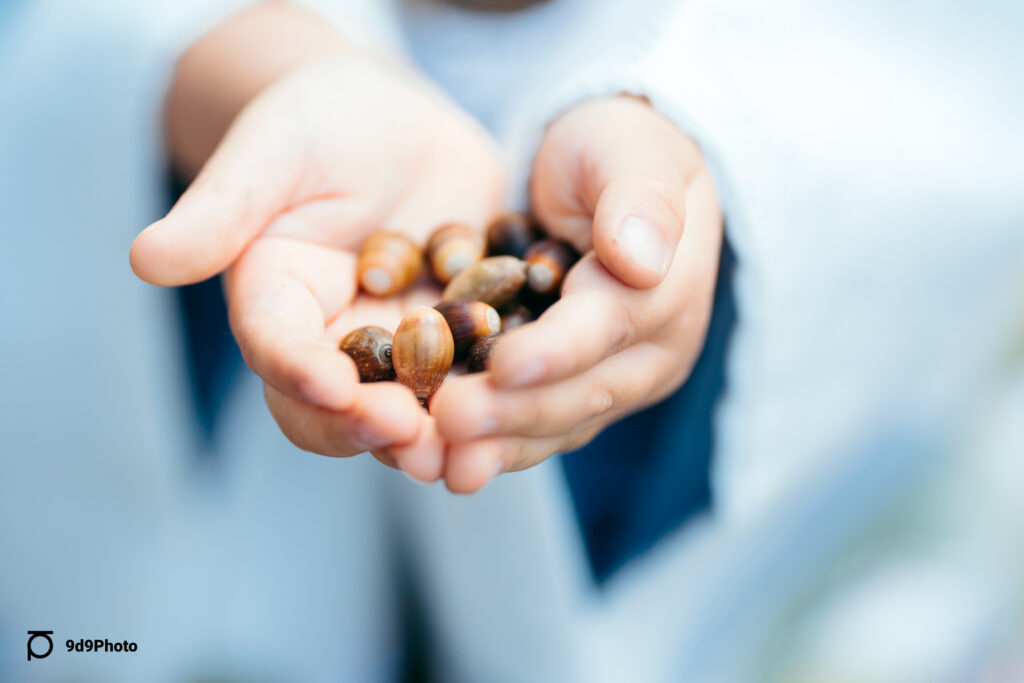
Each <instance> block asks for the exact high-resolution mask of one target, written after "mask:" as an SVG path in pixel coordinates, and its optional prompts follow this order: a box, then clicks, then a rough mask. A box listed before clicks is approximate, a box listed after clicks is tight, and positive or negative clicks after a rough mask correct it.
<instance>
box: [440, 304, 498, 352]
mask: <svg viewBox="0 0 1024 683" xmlns="http://www.w3.org/2000/svg"><path fill="white" fill-rule="evenodd" d="M434 309H435V310H437V311H438V312H439V313H440V314H441V315H443V316H444V319H445V321H446V322H447V323H448V328H449V329H450V330H451V331H452V339H453V340H454V341H455V359H456V360H462V359H463V358H465V357H466V353H467V352H468V351H469V347H470V346H472V345H473V342H475V341H476V340H477V339H479V338H480V337H485V336H487V335H488V334H493V333H495V332H500V331H501V316H499V315H498V312H497V311H496V310H494V308H493V307H491V306H489V305H487V304H485V303H484V302H483V301H473V300H472V299H452V300H450V301H442V302H441V303H439V304H438V305H437V306H434Z"/></svg>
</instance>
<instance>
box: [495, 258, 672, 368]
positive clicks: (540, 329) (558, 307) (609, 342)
mask: <svg viewBox="0 0 1024 683" xmlns="http://www.w3.org/2000/svg"><path fill="white" fill-rule="evenodd" d="M665 310H668V307H667V306H665V304H664V295H661V296H655V295H649V294H645V293H643V292H640V291H637V290H635V289H633V288H631V287H628V286H626V285H624V284H623V283H622V282H621V281H619V280H618V279H616V278H615V277H613V276H612V275H611V274H610V273H609V272H608V271H607V270H606V269H605V267H604V266H603V265H602V264H601V263H600V261H598V259H597V258H596V257H595V256H594V254H593V253H591V254H588V255H587V256H585V257H584V258H583V259H582V260H581V261H580V262H579V263H577V264H576V266H575V267H574V268H573V270H572V271H570V273H569V276H568V277H567V278H566V283H565V288H564V290H563V295H562V298H561V299H559V300H558V301H556V302H555V303H554V304H552V306H551V307H550V308H548V310H547V311H545V312H544V314H543V315H542V316H541V317H540V318H538V319H537V320H536V321H534V322H532V323H530V324H529V325H523V326H521V327H518V328H515V329H514V330H511V331H509V332H507V333H506V334H505V335H503V336H502V338H501V340H500V341H499V342H498V344H497V345H496V346H495V348H494V351H493V352H492V355H491V358H490V363H489V367H490V370H491V377H492V379H493V382H494V383H495V384H496V385H497V386H499V387H506V388H511V387H527V386H531V385H535V384H541V383H544V382H551V381H555V380H558V379H561V378H564V377H569V376H571V375H573V374H576V373H578V372H581V371H583V370H586V369H587V368H589V367H591V366H593V365H594V364H595V363H597V362H599V361H600V360H601V359H602V358H605V357H607V356H609V355H611V354H614V353H616V352H618V351H620V350H622V349H624V348H626V347H627V346H629V345H630V344H632V343H633V342H634V341H635V340H636V339H640V338H643V337H644V336H646V335H647V334H649V333H650V332H651V331H652V330H653V329H655V328H656V327H657V326H659V325H660V324H661V323H662V322H663V320H662V315H661V314H662V312H663V311H665Z"/></svg>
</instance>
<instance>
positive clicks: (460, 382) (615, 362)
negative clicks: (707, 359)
mask: <svg viewBox="0 0 1024 683" xmlns="http://www.w3.org/2000/svg"><path fill="white" fill-rule="evenodd" d="M698 350H699V344H693V345H690V346H688V347H684V348H678V349H677V348H672V349H664V348H662V347H661V346H659V345H656V344H653V343H649V342H646V343H640V344H636V345H634V346H631V347H629V348H628V349H626V350H625V351H622V352H621V353H618V354H616V355H614V356H612V357H611V358H608V359H605V360H604V361H603V362H601V363H600V364H598V365H597V366H595V367H593V368H591V369H590V370H588V371H587V372H585V373H582V374H579V375H575V376H574V377H571V378H569V379H566V380H563V381H561V382H554V383H552V384H546V385H544V386H540V387H531V388H529V389H517V390H504V389H499V388H496V387H495V386H494V385H493V384H491V382H489V381H488V378H487V377H486V375H468V376H466V377H461V378H456V379H454V380H452V381H450V382H448V383H447V386H445V387H443V388H442V390H441V391H439V392H438V394H437V395H436V396H435V398H434V402H433V404H432V405H431V410H432V412H433V414H434V415H435V416H436V418H437V425H438V430H439V431H440V433H441V436H442V437H444V438H445V439H447V440H448V441H449V442H451V443H460V442H465V441H472V440H476V439H481V438H484V437H492V436H528V437H554V436H559V435H562V434H569V433H572V432H574V431H576V430H579V429H586V428H588V427H590V426H593V425H600V426H603V425H605V424H608V423H610V422H612V421H614V420H616V419H619V418H620V417H622V416H624V415H626V414H629V413H631V412H635V411H637V410H640V409H641V408H644V407H646V406H648V405H651V404H653V403H655V402H657V401H659V400H661V399H662V398H664V397H665V396H667V395H668V394H669V393H670V392H671V391H672V390H674V389H675V388H676V387H677V386H679V385H680V384H682V382H683V379H684V378H685V377H686V375H687V374H689V372H690V369H691V367H692V364H693V361H694V360H695V358H696V355H697V351H698Z"/></svg>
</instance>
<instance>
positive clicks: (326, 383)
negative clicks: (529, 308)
mask: <svg viewBox="0 0 1024 683" xmlns="http://www.w3.org/2000/svg"><path fill="white" fill-rule="evenodd" d="M503 182H504V181H503V171H502V168H501V164H500V161H499V160H498V157H497V155H496V152H495V148H494V147H493V145H492V143H491V141H490V139H489V137H488V136H487V134H486V132H485V131H484V130H483V129H482V128H481V127H480V126H479V125H478V124H477V123H475V122H474V121H473V120H472V119H471V118H469V117H468V116H467V115H465V114H464V113H462V112H461V111H460V110H459V109H458V108H457V107H456V106H454V105H453V104H452V103H450V102H449V101H448V100H447V99H445V98H444V97H443V96H442V95H441V94H440V93H439V92H438V91H436V90H434V89H433V88H431V87H430V86H429V85H427V84H426V83H425V82H424V81H423V80H422V79H421V78H420V77H419V76H418V75H417V74H415V73H414V72H412V71H411V70H408V69H407V68H406V67H405V66H403V65H399V64H393V63H389V62H384V61H380V60H377V59H369V58H367V59H354V58H352V57H351V56H344V57H327V58H322V59H319V60H317V61H315V62H312V63H309V64H307V65H305V66H303V67H300V68H298V69H296V70H294V71H292V72H290V73H289V74H287V75H285V76H284V77H283V78H281V79H280V80H279V81H277V82H276V83H274V84H273V85H271V86H270V87H269V88H267V89H266V90H264V91H263V92H262V93H261V94H260V95H258V96H257V97H256V98H255V99H254V100H253V101H252V102H251V103H250V104H249V105H248V106H246V108H245V109H244V110H243V111H242V112H241V113H240V115H239V116H238V117H237V118H236V119H235V121H234V123H233V124H232V125H231V127H230V129H229V130H228V132H227V134H226V135H225V137H224V139H223V140H222V141H221V143H220V145H219V146H218V147H217V150H216V151H215V152H214V154H213V156H212V157H211V158H210V159H209V160H208V161H207V163H206V164H205V166H204V167H203V169H202V171H201V172H200V173H199V175H198V177H197V178H196V179H195V181H194V182H193V183H192V184H191V185H190V186H189V188H188V190H187V191H186V192H185V193H184V194H183V195H182V197H181V198H180V199H179V201H178V202H177V203H176V204H175V206H174V207H173V208H172V209H171V211H170V213H168V215H167V216H166V217H165V218H163V219H161V220H159V221H157V222H156V223H154V224H153V225H151V226H150V227H149V228H147V229H146V230H145V231H143V232H142V233H141V234H140V235H139V237H138V238H137V239H136V241H135V244H134V245H133V247H132V253H131V261H132V268H133V269H134V270H135V272H136V273H137V274H138V275H139V277H141V278H142V279H144V280H146V281H148V282H151V283H153V284H158V285H168V286H171V285H183V284H187V283H191V282H196V281H199V280H203V279H205V278H208V277H211V276H213V275H216V274H218V273H220V272H222V271H226V278H225V291H226V294H227V300H228V307H229V313H230V320H231V328H232V331H233V332H234V335H235V338H236V339H237V341H238V344H239V346H240V348H241V350H242V355H243V356H244V358H245V360H246V362H247V363H248V365H249V366H250V367H251V368H252V369H253V370H254V371H255V372H256V374H258V375H259V376H260V377H261V378H262V379H263V380H264V382H265V385H266V398H267V403H268V405H269V407H270V410H271V412H272V413H273V415H274V417H275V419H276V420H277V422H278V424H279V425H280V427H281V429H282V431H283V432H284V433H285V435H287V436H288V438H289V439H290V440H291V441H293V442H294V443H295V444H296V445H298V446H299V447H301V448H303V449H306V450H310V451H314V452H316V453H321V454H324V455H331V456H349V455H354V454H356V453H360V452H362V451H365V450H372V451H373V452H374V453H375V454H376V455H377V456H378V458H379V459H381V460H382V461H384V462H386V463H387V464H390V465H396V466H398V467H400V468H402V469H403V470H405V471H406V472H407V473H409V474H410V475H411V476H413V477H415V478H417V479H421V480H424V481H432V480H434V479H436V478H438V477H439V476H440V475H441V474H442V468H443V454H444V444H443V442H442V441H441V440H440V438H439V436H438V433H437V430H436V426H435V422H434V419H433V418H432V417H430V416H429V415H428V414H426V413H425V412H424V411H423V410H422V409H421V408H420V406H419V404H418V403H417V401H416V399H415V397H414V396H413V394H412V392H411V391H409V390H408V389H406V388H405V387H403V386H401V385H399V384H397V383H394V382H383V383H378V384H360V383H359V381H358V375H357V372H356V369H355V366H354V364H353V363H352V361H351V360H350V359H349V357H348V356H346V355H345V354H343V353H341V352H340V351H339V350H338V348H337V345H338V340H339V339H340V338H341V337H342V336H344V335H345V334H346V333H347V332H348V331H350V330H351V329H354V328H355V327H358V326H361V325H379V326H381V327H384V328H387V329H390V330H394V329H395V328H396V327H397V325H398V321H399V319H400V318H401V315H402V314H403V313H404V312H405V311H406V310H408V309H409V308H411V307H413V306H416V305H433V304H434V303H436V301H437V300H438V298H439V296H440V295H439V291H438V290H437V288H436V287H435V286H433V285H432V284H430V283H429V282H427V281H426V280H425V279H423V280H421V281H420V282H419V283H418V284H416V285H414V286H413V287H412V288H411V289H410V290H408V291H407V292H405V293H403V294H402V295H400V296H398V297H395V298H391V299H377V298H374V297H371V296H368V295H365V294H363V293H361V292H359V291H358V287H357V283H356V275H355V264H356V254H357V252H358V249H359V246H360V244H361V242H362V241H363V239H364V238H365V237H366V236H367V235H368V234H369V233H371V232H373V231H375V230H380V229H387V230H394V231H399V232H402V233H405V234H406V235H408V236H410V237H411V238H412V239H413V240H415V241H416V242H418V243H419V244H421V245H422V244H424V243H425V242H426V238H427V236H428V234H429V232H430V231H431V230H432V229H433V228H435V227H436V226H437V225H439V224H441V223H444V222H447V221H462V222H465V223H468V224H470V225H474V226H479V227H481V229H482V227H483V225H484V224H485V222H486V220H487V219H488V218H489V217H490V216H491V215H493V214H494V213H495V212H496V211H497V210H498V209H499V207H500V204H501V200H502V197H503Z"/></svg>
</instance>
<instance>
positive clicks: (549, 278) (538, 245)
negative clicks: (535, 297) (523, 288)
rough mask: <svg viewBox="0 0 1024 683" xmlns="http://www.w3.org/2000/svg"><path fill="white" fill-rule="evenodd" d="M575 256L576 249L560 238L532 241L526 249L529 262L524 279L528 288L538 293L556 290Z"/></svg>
mask: <svg viewBox="0 0 1024 683" xmlns="http://www.w3.org/2000/svg"><path fill="white" fill-rule="evenodd" d="M576 258H577V256H576V250H575V249H573V248H572V247H571V246H569V245H568V244H566V243H565V242H562V241H561V240H554V239H546V240H541V241H540V242H534V243H533V244H532V245H530V248H529V249H527V251H526V262H527V263H529V264H530V266H529V269H528V270H527V271H526V280H527V282H528V283H529V285H530V289H532V290H533V291H535V292H537V293H539V294H547V293H549V292H556V291H558V288H559V287H560V286H561V284H562V278H564V277H565V273H566V272H567V271H568V270H569V268H570V267H571V266H572V264H573V263H575V262H576Z"/></svg>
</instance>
